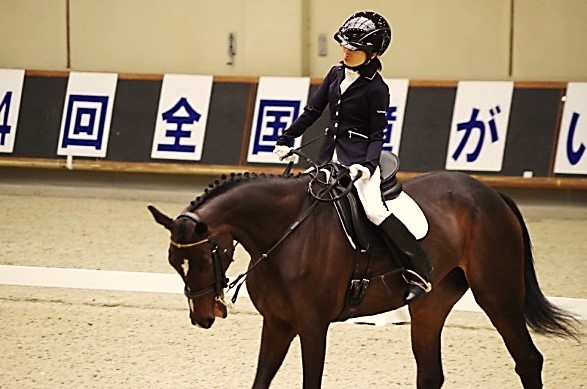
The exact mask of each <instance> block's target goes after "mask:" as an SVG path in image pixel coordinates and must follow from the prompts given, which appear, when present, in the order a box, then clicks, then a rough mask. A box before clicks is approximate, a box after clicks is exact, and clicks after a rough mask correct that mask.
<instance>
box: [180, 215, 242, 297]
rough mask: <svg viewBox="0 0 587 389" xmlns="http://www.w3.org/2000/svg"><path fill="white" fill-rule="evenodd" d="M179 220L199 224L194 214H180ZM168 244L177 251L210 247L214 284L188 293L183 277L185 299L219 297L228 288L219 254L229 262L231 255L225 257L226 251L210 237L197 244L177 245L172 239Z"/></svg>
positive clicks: (198, 219) (231, 259)
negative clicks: (205, 245)
mask: <svg viewBox="0 0 587 389" xmlns="http://www.w3.org/2000/svg"><path fill="white" fill-rule="evenodd" d="M180 218H188V219H191V220H193V221H195V222H196V223H200V222H201V220H200V218H199V217H198V215H196V214H195V213H192V212H185V213H182V214H181V215H179V216H178V217H177V219H180ZM169 243H170V244H171V245H172V246H173V247H177V248H178V249H186V248H192V247H196V246H199V245H202V244H209V245H210V246H211V249H210V250H211V253H212V266H213V268H214V284H213V285H210V286H208V287H205V288H202V289H200V290H196V291H190V290H188V286H187V280H186V277H183V278H184V284H185V287H184V290H183V294H184V295H185V297H187V298H188V299H197V298H200V297H202V296H205V295H207V294H210V293H214V294H215V295H216V296H219V295H220V293H221V292H222V290H224V288H226V287H227V286H228V278H227V277H226V273H225V271H224V269H223V267H222V257H221V252H223V253H224V256H225V257H226V258H227V259H228V261H229V262H232V261H233V258H232V255H230V256H229V255H227V252H228V249H222V248H221V247H220V246H219V245H218V243H216V242H213V241H211V240H210V236H208V237H206V238H204V239H202V240H199V241H197V242H193V243H177V242H175V241H174V240H173V239H170V242H169Z"/></svg>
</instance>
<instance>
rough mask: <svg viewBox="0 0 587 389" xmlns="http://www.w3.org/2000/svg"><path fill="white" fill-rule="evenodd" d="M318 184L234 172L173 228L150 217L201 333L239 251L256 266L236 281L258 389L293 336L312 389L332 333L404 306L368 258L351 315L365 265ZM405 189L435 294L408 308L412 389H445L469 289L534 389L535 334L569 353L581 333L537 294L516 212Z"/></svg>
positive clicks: (445, 187) (463, 179) (452, 178)
mask: <svg viewBox="0 0 587 389" xmlns="http://www.w3.org/2000/svg"><path fill="white" fill-rule="evenodd" d="M314 179H315V176H311V175H308V174H297V175H293V174H290V173H289V172H288V173H287V174H285V173H284V174H281V175H268V174H240V173H239V174H234V173H233V174H231V175H230V176H226V175H223V176H222V177H221V178H220V179H218V180H216V181H215V182H214V183H212V184H210V185H209V187H208V188H207V189H206V190H205V191H204V193H203V194H202V195H201V196H198V197H197V198H195V199H194V200H192V201H191V202H190V203H189V204H188V205H187V206H186V208H185V209H184V210H183V211H182V212H181V213H180V214H179V216H178V217H176V218H172V217H169V216H167V215H165V214H164V213H162V212H161V211H159V210H158V209H157V208H156V207H154V206H153V205H149V206H148V209H149V211H150V212H151V214H152V216H153V218H154V219H155V221H156V222H157V223H158V224H160V225H162V226H163V227H165V228H166V229H167V230H168V231H169V232H170V244H169V251H168V255H169V256H168V261H169V263H170V264H171V265H172V266H173V267H174V268H175V269H176V271H177V272H178V273H179V275H180V276H181V277H182V279H183V281H184V284H185V296H186V297H187V299H188V302H189V309H190V318H191V323H192V324H193V325H195V326H198V327H201V328H204V329H207V328H210V327H211V326H212V325H213V323H214V321H215V318H216V317H221V318H225V317H226V316H227V309H226V305H225V303H224V290H225V287H226V286H227V282H228V280H227V278H226V270H227V269H228V267H229V266H230V263H231V262H232V260H233V253H234V248H235V246H234V242H235V241H236V242H237V243H239V244H241V245H242V247H243V248H244V249H245V250H246V251H247V252H248V254H249V255H250V256H251V262H250V264H249V267H248V270H247V272H246V273H245V274H243V275H244V276H245V281H246V286H247V290H248V293H249V296H250V299H251V301H252V302H253V304H254V306H255V308H256V309H257V310H258V312H259V313H260V314H261V315H262V318H263V325H262V331H261V342H260V349H259V354H258V360H257V369H256V374H255V378H254V382H253V388H268V387H269V385H270V384H271V381H272V379H273V378H274V376H275V375H276V373H277V371H278V370H279V368H280V366H281V364H282V362H283V360H284V358H285V356H286V354H287V352H288V350H289V347H290V344H291V342H292V340H293V339H294V338H295V337H296V336H299V339H300V344H301V353H302V369H303V387H304V388H319V387H320V386H321V381H322V375H323V369H324V361H325V353H326V336H327V331H328V328H329V325H330V323H333V322H337V321H342V320H346V319H347V318H348V317H358V316H365V315H373V314H378V313H382V312H386V311H390V310H393V309H397V308H399V307H401V306H403V305H404V302H403V299H402V296H403V292H404V290H405V288H406V283H405V281H404V279H403V278H402V275H401V272H399V271H398V265H397V261H393V260H392V259H391V258H390V257H391V255H381V254H374V255H371V254H368V253H367V255H369V259H368V266H367V267H364V270H366V272H364V274H363V275H362V277H363V279H367V280H368V283H367V285H366V287H365V289H364V290H363V292H364V293H363V296H361V297H362V298H361V301H360V304H358V305H356V306H353V307H352V309H351V310H349V309H348V294H349V281H350V280H351V279H352V278H353V275H354V274H355V273H356V271H357V267H358V265H357V264H358V263H360V262H361V261H359V260H358V259H357V258H358V256H360V255H365V253H363V252H360V253H359V252H358V250H357V248H354V247H352V245H351V244H349V241H348V236H347V234H346V233H345V231H344V228H343V227H342V225H341V223H340V222H339V217H338V214H337V211H336V209H335V206H333V204H332V203H331V202H326V201H316V199H315V197H316V196H315V195H310V194H309V193H310V192H311V191H309V190H308V188H311V187H312V183H313V180H314ZM402 184H403V190H404V191H405V192H406V193H407V194H408V195H409V196H410V197H412V198H413V199H414V200H415V201H416V203H417V204H419V206H420V207H421V209H422V211H423V213H424V214H425V216H426V219H427V221H428V224H429V231H428V233H427V234H426V236H425V237H424V238H423V239H422V240H421V241H420V242H421V245H422V247H423V249H424V250H425V251H426V253H427V254H428V257H429V259H430V261H431V263H432V266H433V269H434V270H433V272H432V275H431V281H432V285H433V289H432V291H431V292H430V293H428V294H426V295H425V296H424V297H422V298H421V299H420V300H418V301H416V302H414V303H411V304H410V305H409V306H408V308H409V313H410V317H411V320H410V325H411V345H412V352H413V355H414V357H415V361H416V366H417V376H416V382H417V387H418V388H440V387H441V386H442V385H443V383H444V375H443V370H442V364H441V332H442V329H443V326H444V323H445V320H446V318H447V316H448V314H449V312H450V311H451V309H452V308H453V306H454V305H455V304H456V303H457V302H458V301H459V299H460V298H461V297H462V296H463V294H464V293H465V292H466V291H467V290H468V289H471V291H472V294H473V296H474V298H475V300H476V302H477V303H478V305H479V306H480V307H481V308H482V309H483V311H484V312H485V314H486V315H487V316H488V317H489V319H490V320H491V323H492V324H493V326H494V327H495V328H496V329H497V331H498V332H499V334H500V335H501V337H502V339H503V341H504V343H505V345H506V348H507V350H508V351H509V353H510V355H511V357H512V358H513V360H514V362H515V372H516V373H517V374H518V376H519V378H520V380H521V383H522V385H523V387H524V388H526V389H535V388H541V387H542V377H541V372H542V365H543V356H542V354H541V353H540V351H539V350H538V349H537V348H536V346H535V345H534V343H533V340H532V338H531V336H530V332H529V329H532V330H534V331H535V332H537V333H539V334H544V335H547V336H559V337H572V338H575V339H576V340H577V341H578V340H579V331H578V330H577V326H576V324H577V320H576V319H575V318H574V317H573V315H572V314H571V313H570V312H567V311H565V310H563V309H561V308H559V307H556V306H554V305H553V304H552V303H551V302H549V301H548V300H547V298H546V297H545V296H544V294H543V293H542V291H541V290H540V287H539V285H538V281H537V277H536V272H535V268H534V264H533V263H534V260H533V254H532V247H531V241H530V236H529V232H528V229H527V226H526V224H525V222H524V219H523V216H522V214H521V212H520V210H519V208H518V206H517V205H516V203H515V202H514V201H513V200H512V199H511V198H510V197H508V196H507V195H504V194H501V193H498V192H497V191H495V190H494V189H492V188H490V187H489V186H487V185H486V184H484V183H482V182H480V181H479V180H477V179H475V178H473V177H471V176H470V175H468V174H465V173H460V172H450V171H438V172H430V173H426V174H422V175H419V176H417V177H415V178H412V179H409V180H406V181H405V182H402ZM363 263H364V261H363ZM243 275H241V276H243ZM241 282H242V280H241ZM230 286H231V287H233V286H235V284H234V282H233V283H232V284H231V285H230ZM237 291H238V289H237ZM235 297H236V293H235V295H234V296H233V298H235Z"/></svg>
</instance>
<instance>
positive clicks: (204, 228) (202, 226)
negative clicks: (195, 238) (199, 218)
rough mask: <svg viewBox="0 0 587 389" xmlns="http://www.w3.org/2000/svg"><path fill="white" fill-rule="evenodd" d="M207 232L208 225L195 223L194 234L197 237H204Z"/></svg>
mask: <svg viewBox="0 0 587 389" xmlns="http://www.w3.org/2000/svg"><path fill="white" fill-rule="evenodd" d="M207 231H208V225H207V224H206V223H202V222H200V223H197V224H196V228H195V230H194V232H195V233H196V234H198V235H204V234H205V233H206V232H207Z"/></svg>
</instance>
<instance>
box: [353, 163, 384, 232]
mask: <svg viewBox="0 0 587 389" xmlns="http://www.w3.org/2000/svg"><path fill="white" fill-rule="evenodd" d="M355 187H356V188H357V192H358V194H359V199H360V200H361V204H363V208H364V209H365V213H366V214H367V218H368V219H369V220H370V221H371V222H372V223H373V224H375V225H377V226H378V225H380V224H381V223H383V221H384V220H385V219H386V218H387V217H388V216H389V215H391V213H392V212H391V211H390V210H388V209H387V206H386V205H385V203H384V202H383V198H382V196H381V171H380V170H379V167H377V169H375V171H374V172H373V174H372V175H371V177H370V178H369V179H368V180H367V181H363V180H358V181H357V182H355Z"/></svg>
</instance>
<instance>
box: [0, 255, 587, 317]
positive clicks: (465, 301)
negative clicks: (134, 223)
mask: <svg viewBox="0 0 587 389" xmlns="http://www.w3.org/2000/svg"><path fill="white" fill-rule="evenodd" d="M229 278H231V277H229ZM233 279H234V277H232V278H231V281H232V280H233ZM0 285H13V286H37V287H38V286H41V287H55V288H77V289H100V290H112V291H127V292H147V293H174V294H183V284H182V282H181V279H180V277H179V276H178V275H177V274H171V273H170V274H166V273H144V272H128V271H113V270H89V269H67V268H55V267H38V266H7V265H0ZM232 293H233V290H230V291H228V293H227V296H228V297H231V296H232ZM239 297H241V298H248V294H247V290H246V285H243V288H241V291H240V292H239ZM547 298H548V300H549V301H550V302H552V303H553V304H555V305H557V306H559V307H561V308H564V309H566V310H569V311H571V312H572V313H573V314H574V315H575V316H576V317H577V318H578V319H580V320H587V299H581V298H568V297H550V296H547ZM237 303H238V301H237ZM454 309H455V310H457V311H468V312H482V310H481V308H480V307H479V305H477V303H476V302H475V299H474V298H473V295H472V294H471V291H470V290H469V291H468V292H467V293H466V294H465V295H464V296H463V297H462V298H461V300H460V301H459V302H458V303H457V304H456V305H455V307H454ZM408 321H409V314H408V312H407V309H406V308H405V307H403V308H400V309H398V310H395V311H391V312H385V313H381V314H379V315H373V316H366V317H360V318H353V319H350V320H347V322H350V323H365V324H374V325H378V326H380V325H385V324H387V323H400V322H408Z"/></svg>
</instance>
